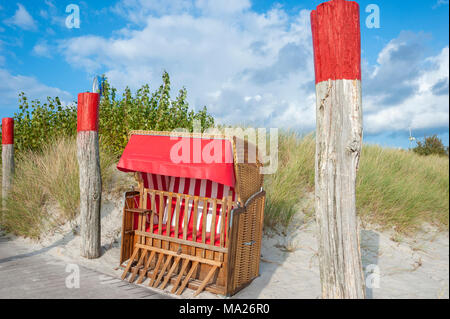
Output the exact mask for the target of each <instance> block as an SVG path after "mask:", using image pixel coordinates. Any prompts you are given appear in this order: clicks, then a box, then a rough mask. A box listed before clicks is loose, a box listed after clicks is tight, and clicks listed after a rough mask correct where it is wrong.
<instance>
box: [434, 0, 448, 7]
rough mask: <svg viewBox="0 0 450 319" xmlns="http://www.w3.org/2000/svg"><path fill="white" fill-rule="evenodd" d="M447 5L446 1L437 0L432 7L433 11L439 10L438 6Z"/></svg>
mask: <svg viewBox="0 0 450 319" xmlns="http://www.w3.org/2000/svg"><path fill="white" fill-rule="evenodd" d="M445 5H448V0H437V2H436V3H435V4H434V5H433V9H436V8H439V7H440V6H445Z"/></svg>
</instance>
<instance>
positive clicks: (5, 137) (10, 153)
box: [2, 117, 14, 209]
mask: <svg viewBox="0 0 450 319" xmlns="http://www.w3.org/2000/svg"><path fill="white" fill-rule="evenodd" d="M13 175H14V119H12V118H10V117H5V118H3V119H2V207H3V209H5V205H6V198H8V194H9V189H10V188H11V181H12V178H13Z"/></svg>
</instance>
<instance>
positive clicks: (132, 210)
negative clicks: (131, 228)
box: [125, 208, 150, 214]
mask: <svg viewBox="0 0 450 319" xmlns="http://www.w3.org/2000/svg"><path fill="white" fill-rule="evenodd" d="M125 211H126V212H127V213H139V214H146V213H150V209H145V208H125Z"/></svg>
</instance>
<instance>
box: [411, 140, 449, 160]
mask: <svg viewBox="0 0 450 319" xmlns="http://www.w3.org/2000/svg"><path fill="white" fill-rule="evenodd" d="M413 151H414V152H415V153H417V154H419V155H425V156H428V155H433V154H434V155H439V156H445V155H448V148H447V149H446V148H445V146H444V144H443V143H442V140H441V139H440V138H439V137H437V135H433V136H428V137H425V138H424V140H423V141H417V146H416V147H415V148H413Z"/></svg>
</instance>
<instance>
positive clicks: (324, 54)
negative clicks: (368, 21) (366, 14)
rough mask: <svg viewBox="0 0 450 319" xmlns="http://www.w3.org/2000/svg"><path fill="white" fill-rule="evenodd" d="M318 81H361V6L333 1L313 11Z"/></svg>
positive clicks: (343, 1) (341, 0) (312, 22)
mask: <svg viewBox="0 0 450 319" xmlns="http://www.w3.org/2000/svg"><path fill="white" fill-rule="evenodd" d="M311 29H312V37H313V47H314V67H315V73H316V84H317V83H319V82H322V81H327V80H361V36H360V26H359V5H358V4H357V3H356V2H353V1H345V0H332V1H329V2H325V3H322V4H320V5H318V6H317V9H316V10H313V11H312V12H311Z"/></svg>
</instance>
